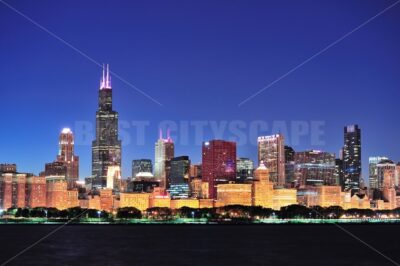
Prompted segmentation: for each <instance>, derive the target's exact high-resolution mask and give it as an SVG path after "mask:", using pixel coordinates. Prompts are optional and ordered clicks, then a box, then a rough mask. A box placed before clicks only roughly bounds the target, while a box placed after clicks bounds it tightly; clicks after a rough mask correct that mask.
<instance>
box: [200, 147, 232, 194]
mask: <svg viewBox="0 0 400 266" xmlns="http://www.w3.org/2000/svg"><path fill="white" fill-rule="evenodd" d="M235 179H236V143H235V142H232V141H224V140H211V141H207V142H203V147H202V181H203V184H204V183H207V184H208V197H209V198H212V199H216V197H217V185H218V184H224V183H228V182H229V181H234V180H235ZM203 194H205V193H204V191H203Z"/></svg>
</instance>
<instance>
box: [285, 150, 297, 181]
mask: <svg viewBox="0 0 400 266" xmlns="http://www.w3.org/2000/svg"><path fill="white" fill-rule="evenodd" d="M295 154H296V153H295V151H294V149H293V148H292V147H290V146H285V185H286V186H287V187H293V186H296V184H295V181H296V180H295V175H294V173H295V172H294V170H295V165H296V164H295V161H294V156H295Z"/></svg>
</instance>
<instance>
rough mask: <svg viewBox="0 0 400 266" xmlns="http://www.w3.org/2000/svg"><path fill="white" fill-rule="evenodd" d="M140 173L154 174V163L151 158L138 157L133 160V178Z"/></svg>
mask: <svg viewBox="0 0 400 266" xmlns="http://www.w3.org/2000/svg"><path fill="white" fill-rule="evenodd" d="M139 173H151V174H153V164H152V162H151V160H150V159H138V160H133V161H132V179H135V178H136V176H137V174H139Z"/></svg>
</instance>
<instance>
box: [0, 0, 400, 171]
mask: <svg viewBox="0 0 400 266" xmlns="http://www.w3.org/2000/svg"><path fill="white" fill-rule="evenodd" d="M7 2H9V3H10V4H12V5H13V6H14V7H15V8H16V9H17V10H19V11H20V12H22V13H24V14H26V15H27V16H29V17H30V18H32V19H33V20H34V21H36V22H37V23H39V24H41V25H42V26H44V27H46V28H47V29H48V30H49V31H51V32H53V33H54V34H56V35H57V36H59V37H60V38H62V39H64V40H65V41H67V42H69V43H71V44H72V45H73V46H75V47H76V48H78V49H80V50H81V51H82V52H84V53H86V54H87V55H88V56H90V57H91V58H93V59H94V60H96V61H98V62H106V63H110V65H111V70H112V71H114V72H116V73H117V74H118V75H120V76H122V77H123V78H125V79H126V80H128V81H129V82H131V83H133V84H135V86H137V87H138V88H140V89H141V90H143V91H145V92H146V93H148V94H149V95H151V96H152V97H153V98H155V99H156V100H158V101H159V102H161V103H162V104H163V105H162V106H159V105H157V104H155V103H154V102H153V101H151V100H149V99H148V98H146V97H144V96H143V95H141V94H140V93H138V92H137V91H135V90H134V89H133V88H131V87H129V86H128V85H126V84H125V83H123V82H121V81H120V80H118V79H117V78H115V77H113V90H114V108H115V110H116V111H118V112H119V114H120V119H121V120H124V121H129V122H130V121H134V120H135V121H148V122H149V124H150V126H149V127H148V128H146V137H145V143H144V145H137V143H135V141H134V140H135V136H136V135H135V130H134V129H133V128H130V129H128V130H127V132H128V134H129V135H130V137H131V140H132V141H131V142H130V144H129V145H124V146H123V171H124V172H123V175H124V176H130V161H131V160H132V159H134V158H151V159H154V142H155V140H156V138H157V135H158V130H157V127H158V124H159V122H160V121H163V120H172V121H175V122H177V123H179V122H180V121H199V120H205V121H211V120H215V121H217V122H221V121H223V120H226V121H228V122H229V121H232V120H241V121H244V122H245V123H247V124H246V125H250V123H251V122H252V121H255V120H264V121H266V122H267V123H268V124H269V125H270V127H272V125H273V121H285V123H287V125H288V126H289V130H290V123H291V122H292V121H305V122H307V123H311V121H323V122H324V123H325V126H324V127H323V130H324V134H323V136H322V138H321V139H322V140H324V141H325V145H312V144H313V143H312V141H310V139H311V137H310V136H305V137H302V138H301V139H300V140H301V141H300V142H299V144H296V145H294V148H295V149H296V150H305V149H310V148H313V149H322V150H326V151H331V152H335V153H337V152H338V150H339V149H340V148H341V146H342V145H343V126H344V125H346V124H350V123H358V124H359V125H360V127H361V128H362V151H363V154H362V156H363V164H364V165H363V170H364V173H363V175H364V176H365V177H366V176H367V175H368V172H367V167H366V166H367V159H368V156H371V155H386V156H389V157H390V158H392V159H393V160H395V161H398V160H400V149H399V141H398V140H399V135H400V123H399V119H398V115H399V111H398V109H399V104H398V102H399V99H400V90H399V88H400V75H399V69H400V52H399V50H400V32H399V29H400V5H398V6H395V7H393V8H392V9H390V10H388V11H387V12H386V13H384V14H383V15H382V16H380V17H378V18H376V19H375V20H373V21H372V22H370V23H369V24H367V25H366V26H365V27H363V28H361V29H360V30H358V31H357V32H355V33H353V34H351V35H350V36H349V37H347V38H346V39H344V40H343V41H342V42H340V43H339V44H337V45H335V46H334V47H332V48H330V49H329V50H328V51H326V52H325V53H323V54H322V55H320V56H318V57H316V58H315V59H314V60H312V61H310V62H309V63H307V64H306V65H304V66H303V67H301V68H300V69H298V70H297V71H295V72H293V73H292V74H290V75H289V76H288V77H286V78H284V79H283V80H281V81H279V82H278V83H276V84H275V85H274V86H272V87H271V88H269V89H268V90H266V91H265V92H263V93H261V94H260V95H258V96H257V97H255V98H254V99H252V100H251V101H249V102H247V103H246V104H244V105H243V106H241V107H238V104H239V103H240V102H241V101H243V100H244V99H246V98H247V97H249V96H250V95H252V94H253V93H255V92H257V91H258V90H259V89H261V88H262V87H264V86H266V85H268V84H269V83H270V82H272V81H273V80H275V79H276V78H278V77H279V76H281V75H283V74H285V73H286V72H287V71H289V70H290V69H291V68H293V67H294V66H296V65H298V64H300V63H301V62H303V61H304V60H306V59H307V58H309V57H310V56H312V55H314V54H315V53H317V52H318V51H320V50H321V49H323V48H324V47H326V46H327V45H329V44H331V43H332V42H334V41H335V40H337V39H338V38H340V37H342V36H343V35H344V34H346V33H348V32H349V31H351V30H353V29H354V28H355V27H357V26H358V25H360V24H361V23H363V22H364V21H366V20H367V19H369V18H371V17H372V16H374V15H376V14H377V13H378V12H380V11H382V10H383V9H384V8H386V7H387V6H389V5H391V4H393V3H394V2H395V1H389V0H385V1H377V0H374V1H364V0H363V1H274V2H272V1H142V2H135V1H129V2H128V1H34V2H32V1H10V0H9V1H7ZM100 72H101V70H100V68H99V67H98V66H96V65H95V64H94V63H93V62H90V61H89V60H88V59H86V58H85V57H83V56H82V55H80V54H78V53H77V52H75V51H74V50H72V49H71V48H69V47H67V46H66V45H65V44H63V43H62V42H60V41H59V40H57V39H55V38H54V37H52V36H50V35H49V34H47V33H46V32H44V31H43V30H41V29H39V28H38V27H37V26H35V25H33V24H32V23H31V22H29V21H28V20H26V19H25V18H23V17H22V16H20V15H18V14H17V13H15V12H14V11H12V10H10V9H9V8H8V7H6V6H5V5H3V4H1V3H0V73H1V75H0V77H1V89H0V98H1V99H2V102H1V105H0V110H1V114H2V123H1V131H0V162H15V163H17V164H18V166H19V170H20V171H26V172H34V173H38V172H39V171H41V170H42V169H43V168H44V163H46V162H50V161H52V160H54V159H55V156H56V154H57V149H58V148H57V142H58V134H59V132H60V130H61V129H62V128H63V127H64V126H69V127H72V128H73V129H74V130H75V128H74V127H75V125H76V122H77V121H88V122H91V123H94V121H95V112H96V109H97V93H98V84H99V78H100ZM275 123H276V122H275ZM271 130H272V129H271V128H269V130H267V131H266V132H265V134H271V133H276V132H271ZM210 131H211V130H210V127H207V128H206V130H205V134H204V138H205V139H208V138H212V137H213V136H214V135H215V134H212V133H211V132H210ZM172 133H173V136H175V137H179V136H178V134H177V133H176V132H172ZM244 133H245V134H247V136H248V130H246V131H245V132H244ZM230 137H232V136H231V135H230V134H229V132H228V131H226V132H225V134H224V138H230ZM252 141H253V142H254V140H252ZM188 142H189V145H187V144H185V143H183V144H177V145H176V155H183V154H188V155H189V156H191V158H192V160H193V161H194V162H198V161H200V158H201V151H200V150H201V147H200V146H198V145H194V137H193V135H191V134H190V135H189V139H188ZM178 143H179V141H178ZM192 144H193V145H192ZM76 153H77V154H78V155H79V156H80V157H81V168H80V170H81V176H82V177H84V176H87V175H89V174H90V171H91V146H90V145H84V144H83V143H78V145H77V147H76ZM256 154H257V152H256V146H255V145H253V144H251V143H247V145H240V146H239V148H238V155H239V156H242V157H246V156H247V157H251V158H253V159H255V158H256Z"/></svg>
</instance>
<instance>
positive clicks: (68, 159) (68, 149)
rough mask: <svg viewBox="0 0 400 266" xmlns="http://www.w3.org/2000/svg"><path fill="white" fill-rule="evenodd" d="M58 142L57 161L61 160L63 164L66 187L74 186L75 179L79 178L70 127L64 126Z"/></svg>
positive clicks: (77, 159)
mask: <svg viewBox="0 0 400 266" xmlns="http://www.w3.org/2000/svg"><path fill="white" fill-rule="evenodd" d="M58 143H59V149H58V156H57V162H62V163H64V165H65V168H66V169H65V171H66V172H65V177H66V180H67V183H68V189H72V188H75V187H76V181H78V179H79V157H78V156H76V155H75V152H74V134H73V133H72V131H71V129H69V128H64V129H63V130H62V131H61V134H60V138H59V142H58Z"/></svg>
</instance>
